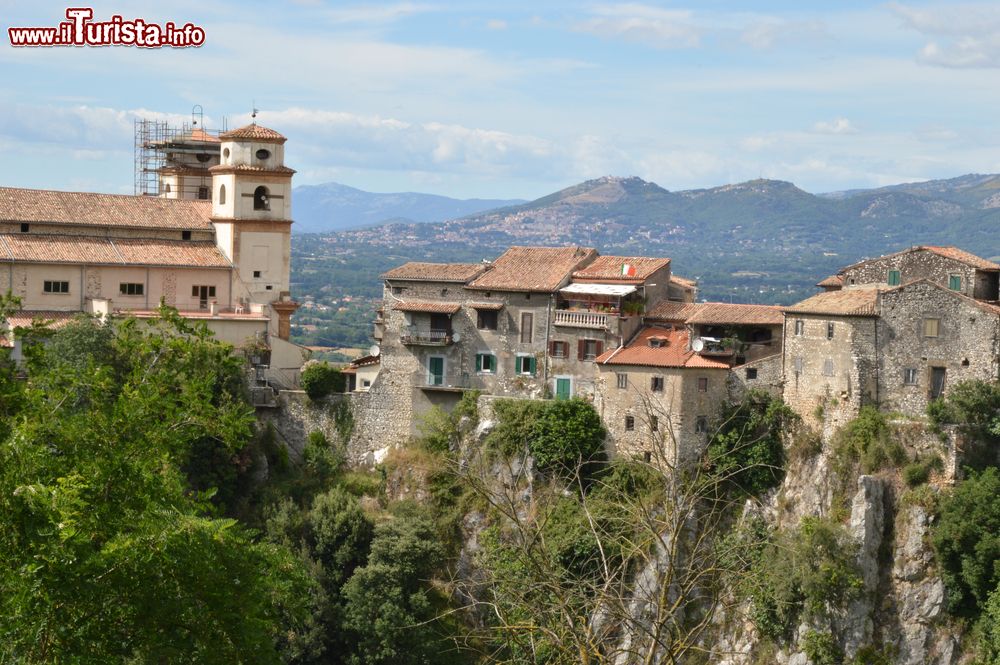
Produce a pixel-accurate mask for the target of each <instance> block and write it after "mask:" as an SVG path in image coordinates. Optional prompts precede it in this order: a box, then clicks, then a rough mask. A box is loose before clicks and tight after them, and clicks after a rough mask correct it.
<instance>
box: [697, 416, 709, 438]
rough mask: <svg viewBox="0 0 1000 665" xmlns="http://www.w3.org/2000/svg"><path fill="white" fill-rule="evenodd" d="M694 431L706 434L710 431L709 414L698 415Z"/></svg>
mask: <svg viewBox="0 0 1000 665" xmlns="http://www.w3.org/2000/svg"><path fill="white" fill-rule="evenodd" d="M694 431H695V432H696V433H698V434H704V433H705V432H707V431H708V416H698V417H697V418H696V419H695V421H694Z"/></svg>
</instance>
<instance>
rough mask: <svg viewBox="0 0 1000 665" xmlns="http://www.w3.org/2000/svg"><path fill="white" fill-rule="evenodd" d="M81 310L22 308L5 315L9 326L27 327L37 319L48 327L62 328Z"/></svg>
mask: <svg viewBox="0 0 1000 665" xmlns="http://www.w3.org/2000/svg"><path fill="white" fill-rule="evenodd" d="M80 314H82V312H61V311H55V310H51V309H35V310H31V309H22V310H19V311H17V312H14V313H13V314H11V315H10V316H8V317H7V325H8V326H9V327H10V328H12V329H13V328H27V327H29V326H31V324H32V323H33V322H34V321H35V320H36V319H37V320H40V321H44V322H45V323H46V326H47V327H49V328H53V329H55V328H62V327H63V326H65V325H66V324H68V323H70V322H71V321H72V320H73V319H75V318H76V317H77V316H79V315H80Z"/></svg>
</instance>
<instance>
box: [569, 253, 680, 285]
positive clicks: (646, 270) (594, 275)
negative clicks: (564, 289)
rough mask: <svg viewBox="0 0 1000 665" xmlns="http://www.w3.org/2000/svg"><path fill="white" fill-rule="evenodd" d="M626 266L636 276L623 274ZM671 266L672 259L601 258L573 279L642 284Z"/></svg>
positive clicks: (640, 257) (642, 257)
mask: <svg viewBox="0 0 1000 665" xmlns="http://www.w3.org/2000/svg"><path fill="white" fill-rule="evenodd" d="M626 265H628V266H630V267H632V268H634V269H635V274H634V275H630V276H626V275H623V274H622V270H623V268H624V266H626ZM669 265H670V259H657V258H650V257H648V256H599V257H597V258H596V259H595V260H594V262H593V263H591V264H590V265H588V266H586V267H585V268H582V269H581V270H577V271H575V272H574V273H573V279H574V280H577V279H580V280H587V281H590V280H600V281H606V282H624V283H626V284H642V283H643V282H644V281H646V280H647V279H649V277H650V276H651V275H652V274H653V273H655V272H656V271H657V270H660V269H661V268H665V267H667V266H669Z"/></svg>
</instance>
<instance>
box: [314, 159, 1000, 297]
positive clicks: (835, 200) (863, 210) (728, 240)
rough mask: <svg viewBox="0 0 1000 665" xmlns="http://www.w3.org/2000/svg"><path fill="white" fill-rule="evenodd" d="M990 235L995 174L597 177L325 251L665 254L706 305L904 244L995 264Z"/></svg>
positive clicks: (779, 291)
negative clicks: (693, 181)
mask: <svg viewBox="0 0 1000 665" xmlns="http://www.w3.org/2000/svg"><path fill="white" fill-rule="evenodd" d="M297 205H298V203H297ZM408 216H409V217H411V218H412V217H413V215H408ZM300 230H301V229H300ZM998 231H1000V175H966V176H961V177H958V178H952V179H949V180H935V181H930V182H921V183H910V184H902V185H894V186H890V187H882V188H878V189H869V190H852V191H847V192H836V193H831V194H823V195H816V194H810V193H808V192H805V191H803V190H801V189H799V188H798V187H796V186H795V185H793V184H792V183H789V182H784V181H779V180H763V179H761V180H751V181H748V182H743V183H737V184H731V185H723V186H720V187H713V188H708V189H696V190H686V191H677V192H671V191H668V190H666V189H664V188H662V187H660V186H659V185H657V184H656V183H652V182H647V181H645V180H642V179H640V178H636V177H614V176H607V177H602V178H597V179H594V180H588V181H586V182H583V183H580V184H578V185H574V186H572V187H568V188H566V189H563V190H560V191H558V192H555V193H553V194H550V195H548V196H545V197H542V198H540V199H537V200H535V201H530V202H527V203H518V204H515V205H507V206H504V207H500V208H496V209H493V210H488V211H484V212H476V213H472V214H468V215H465V216H463V217H457V218H454V219H450V220H447V221H443V222H431V223H422V224H416V223H398V222H397V223H390V224H385V225H381V226H378V227H377V228H366V229H354V230H349V231H344V232H340V233H337V234H334V235H333V236H331V237H328V238H325V240H324V244H326V245H327V246H329V245H330V244H333V245H336V246H339V247H341V248H349V247H352V246H353V247H360V246H366V247H377V248H379V249H378V251H379V253H380V255H381V256H393V257H394V258H395V259H397V260H398V259H399V258H402V257H408V256H410V255H411V254H412V255H417V254H419V256H421V257H422V258H423V260H428V259H430V260H439V261H448V260H459V257H460V258H461V260H468V259H469V258H470V257H475V256H478V257H480V258H492V257H495V256H496V255H497V254H499V253H500V252H502V251H503V250H504V249H505V248H506V247H508V246H510V245H565V244H570V243H577V244H582V245H587V246H591V247H596V248H598V249H599V250H601V251H602V252H604V253H609V252H614V253H622V254H638V255H653V256H669V257H671V258H672V259H673V266H674V271H675V272H676V273H677V274H680V275H683V276H686V277H692V278H696V279H698V280H699V281H700V282H701V284H702V290H701V296H703V297H706V298H710V299H724V300H729V299H733V300H742V301H747V302H775V303H787V302H792V301H794V300H796V299H798V298H801V297H804V296H806V295H809V294H811V293H812V292H814V290H815V289H814V288H813V284H815V282H816V281H818V280H819V279H822V278H823V277H825V276H826V275H828V274H831V273H832V272H835V271H836V270H837V269H838V268H839V267H841V266H844V265H847V264H850V263H853V262H854V261H857V260H859V259H861V258H864V257H868V256H875V255H879V254H883V253H887V252H891V251H896V250H899V249H902V248H905V247H908V246H910V245H915V244H954V245H958V246H960V247H963V248H965V249H968V250H970V251H972V252H974V253H976V254H979V255H981V256H985V257H996V256H998V255H1000V233H998ZM373 269H374V266H373ZM373 278H375V279H377V273H376V276H373Z"/></svg>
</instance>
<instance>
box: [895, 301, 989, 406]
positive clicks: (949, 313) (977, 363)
mask: <svg viewBox="0 0 1000 665" xmlns="http://www.w3.org/2000/svg"><path fill="white" fill-rule="evenodd" d="M881 313H882V316H881V318H880V319H879V323H878V354H879V386H878V399H879V402H880V405H881V407H882V408H883V409H884V410H887V411H899V412H902V413H904V414H906V415H908V416H913V417H919V416H922V415H923V414H924V413H925V412H926V410H927V403H928V398H929V391H930V383H931V373H932V368H941V369H943V370H944V372H945V383H944V387H945V393H947V391H948V389H949V387H951V386H954V385H955V384H956V383H958V382H960V381H966V380H970V379H979V380H982V381H996V380H997V377H998V372H1000V366H998V354H1000V314H998V313H997V311H996V310H994V309H992V308H991V307H989V306H985V307H984V306H983V305H982V304H980V303H978V302H975V301H973V300H971V299H968V298H964V297H962V296H959V295H957V294H955V293H954V292H952V291H950V290H948V289H947V288H944V287H939V286H937V285H935V284H929V283H926V282H923V283H920V282H918V283H915V284H910V285H907V286H903V287H901V288H899V289H893V290H891V291H887V292H886V293H884V294H883V295H882V312H881ZM927 319H935V320H937V321H938V326H937V328H938V330H937V336H936V337H928V336H927V335H925V332H926V331H925V320H927ZM908 369H909V370H915V372H912V371H911V372H910V373H911V375H912V374H914V373H915V375H916V376H915V380H911V381H910V382H909V383H908V382H907V378H908V377H907V376H906V370H908ZM909 378H910V379H914V377H913V376H911V377H909Z"/></svg>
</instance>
